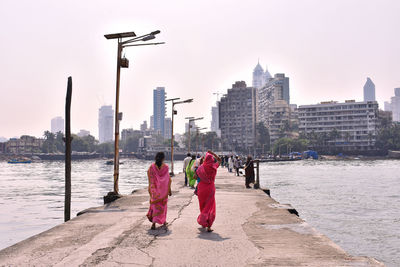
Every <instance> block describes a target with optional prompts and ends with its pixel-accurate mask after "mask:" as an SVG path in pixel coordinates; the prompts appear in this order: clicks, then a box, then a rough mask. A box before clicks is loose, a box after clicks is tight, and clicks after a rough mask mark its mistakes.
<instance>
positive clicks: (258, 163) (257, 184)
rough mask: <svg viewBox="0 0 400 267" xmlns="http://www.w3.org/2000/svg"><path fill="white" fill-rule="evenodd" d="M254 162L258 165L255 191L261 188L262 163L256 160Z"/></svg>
mask: <svg viewBox="0 0 400 267" xmlns="http://www.w3.org/2000/svg"><path fill="white" fill-rule="evenodd" d="M253 162H254V163H255V164H256V182H255V184H254V189H258V188H260V161H259V160H254V161H253Z"/></svg>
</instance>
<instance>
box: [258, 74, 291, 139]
mask: <svg viewBox="0 0 400 267" xmlns="http://www.w3.org/2000/svg"><path fill="white" fill-rule="evenodd" d="M292 119H293V116H292V109H291V108H290V94H289V78H288V77H286V76H285V74H283V73H277V74H275V76H274V78H271V79H269V81H268V82H267V83H266V84H265V85H264V86H263V87H261V88H260V89H258V90H257V121H258V122H262V123H263V124H264V125H265V126H266V127H267V128H268V129H269V131H270V137H271V138H270V141H271V144H273V143H274V142H275V141H276V140H277V139H278V138H279V136H280V135H281V134H280V127H282V125H284V124H285V123H291V121H292Z"/></svg>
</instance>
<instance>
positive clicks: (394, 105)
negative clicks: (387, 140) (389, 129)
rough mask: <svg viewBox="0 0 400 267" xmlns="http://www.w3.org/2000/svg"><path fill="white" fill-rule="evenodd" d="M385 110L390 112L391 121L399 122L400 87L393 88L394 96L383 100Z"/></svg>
mask: <svg viewBox="0 0 400 267" xmlns="http://www.w3.org/2000/svg"><path fill="white" fill-rule="evenodd" d="M384 108H385V111H390V112H392V116H393V121H396V122H400V88H394V96H392V97H391V99H390V101H385V107H384Z"/></svg>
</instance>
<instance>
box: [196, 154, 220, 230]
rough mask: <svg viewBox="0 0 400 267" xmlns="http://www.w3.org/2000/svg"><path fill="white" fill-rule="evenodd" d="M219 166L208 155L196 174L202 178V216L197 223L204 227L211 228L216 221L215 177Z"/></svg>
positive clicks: (200, 186) (200, 200)
mask: <svg viewBox="0 0 400 267" xmlns="http://www.w3.org/2000/svg"><path fill="white" fill-rule="evenodd" d="M218 166H219V164H218V162H215V159H214V157H213V156H212V155H211V154H209V153H207V154H206V157H205V159H204V162H203V164H202V165H200V167H199V168H198V169H197V171H196V174H197V176H198V177H199V178H200V183H198V186H197V196H198V198H199V206H200V215H199V216H198V217H197V222H198V223H199V224H200V225H201V226H203V227H211V226H212V224H213V223H214V220H215V215H216V208H215V183H214V182H215V176H216V175H217V168H218Z"/></svg>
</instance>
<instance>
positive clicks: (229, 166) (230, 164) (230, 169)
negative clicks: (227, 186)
mask: <svg viewBox="0 0 400 267" xmlns="http://www.w3.org/2000/svg"><path fill="white" fill-rule="evenodd" d="M232 169H233V156H230V157H229V159H228V170H229V172H232Z"/></svg>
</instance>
